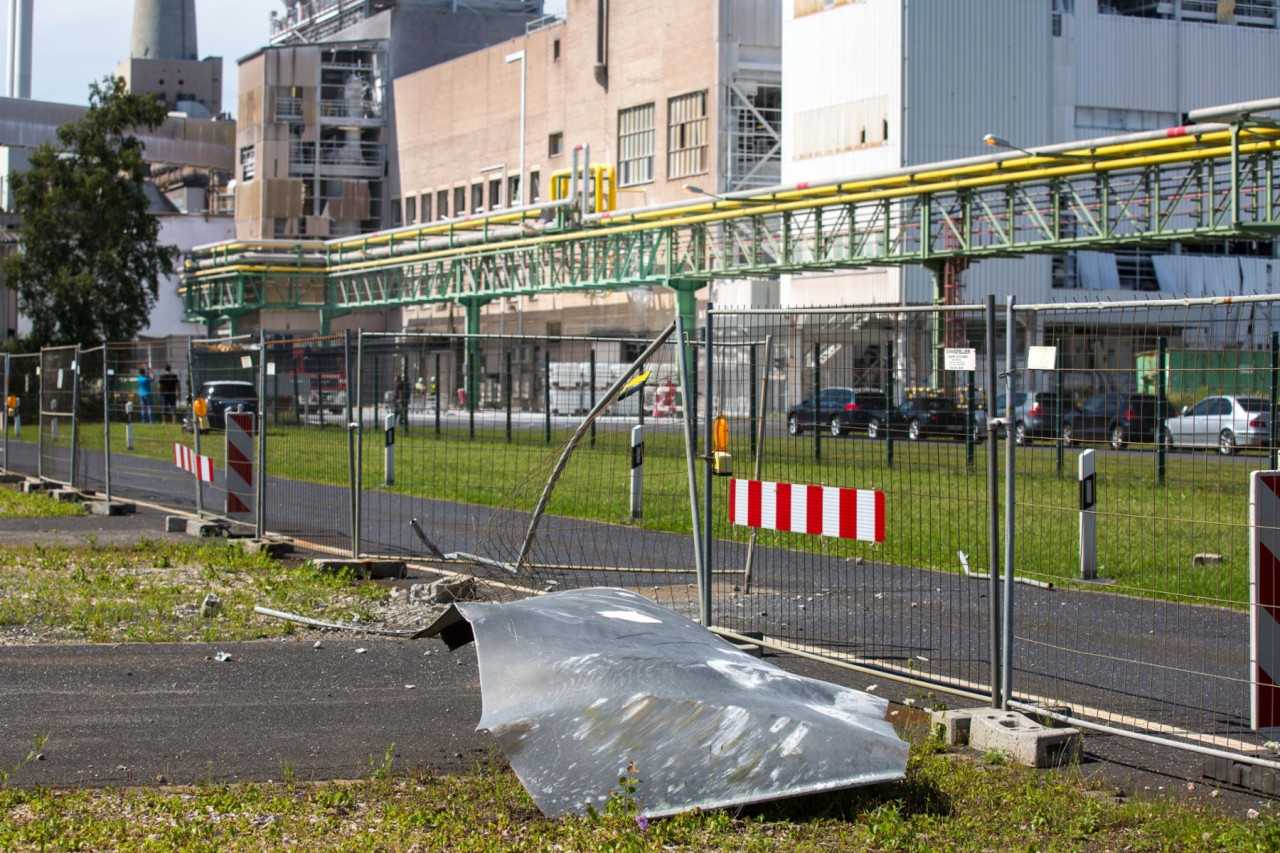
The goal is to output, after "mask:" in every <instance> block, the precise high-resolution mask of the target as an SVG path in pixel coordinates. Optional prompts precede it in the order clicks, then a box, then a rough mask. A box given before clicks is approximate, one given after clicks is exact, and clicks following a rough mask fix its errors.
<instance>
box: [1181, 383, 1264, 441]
mask: <svg viewBox="0 0 1280 853" xmlns="http://www.w3.org/2000/svg"><path fill="white" fill-rule="evenodd" d="M1268 409H1269V405H1268V403H1267V400H1266V398H1264V397H1233V396H1229V395H1228V396H1219V397H1205V398H1204V399H1203V400H1201V401H1200V402H1198V403H1196V404H1195V405H1194V406H1189V407H1185V406H1184V407H1183V409H1182V414H1181V415H1178V416H1177V417H1172V418H1169V419H1168V420H1167V421H1165V430H1164V442H1165V446H1166V447H1168V448H1169V449H1174V448H1179V447H1189V448H1196V447H1205V448H1216V449H1217V451H1218V452H1219V453H1221V454H1223V455H1224V456H1229V455H1230V454H1232V453H1235V451H1236V448H1237V447H1266V446H1267V442H1268V439H1269V438H1270V435H1271V419H1270V417H1269V416H1268Z"/></svg>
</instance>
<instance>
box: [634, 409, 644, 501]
mask: <svg viewBox="0 0 1280 853" xmlns="http://www.w3.org/2000/svg"><path fill="white" fill-rule="evenodd" d="M643 489H644V426H643V425H641V424H637V425H636V426H633V427H632V428H631V517H632V518H644V507H643Z"/></svg>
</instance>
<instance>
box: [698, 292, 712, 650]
mask: <svg viewBox="0 0 1280 853" xmlns="http://www.w3.org/2000/svg"><path fill="white" fill-rule="evenodd" d="M712 307H713V306H712V304H711V302H710V301H708V302H707V321H706V325H705V326H703V330H702V331H703V340H704V341H705V342H706V345H707V356H706V361H707V365H706V370H707V384H706V388H705V389H704V391H703V397H704V398H705V401H706V410H705V411H706V413H705V415H704V418H705V420H704V421H703V428H702V444H703V448H702V489H703V513H702V518H703V525H702V536H703V545H702V570H701V573H700V575H699V578H698V611H699V614H700V615H701V617H702V625H703V627H707V628H709V627H711V575H712V569H711V566H712V562H713V560H714V559H715V557H714V555H713V553H712V550H713V548H712V543H713V541H714V539H713V537H714V535H715V525H714V524H713V522H712V519H713V515H712V511H713V509H714V508H715V495H714V490H713V489H712V480H713V479H714V477H713V476H712V467H711V449H712V448H711V439H712V435H711V424H712V423H713V422H714V421H715V417H716V413H715V396H716V395H715V385H714V382H715V373H714V370H715V358H714V356H713V354H712V342H713V330H712V326H713V318H714V316H715V315H714V313H713V312H712Z"/></svg>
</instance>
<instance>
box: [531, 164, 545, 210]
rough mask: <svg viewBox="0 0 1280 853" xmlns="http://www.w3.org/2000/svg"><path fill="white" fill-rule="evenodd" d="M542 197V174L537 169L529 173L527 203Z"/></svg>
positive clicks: (534, 201)
mask: <svg viewBox="0 0 1280 853" xmlns="http://www.w3.org/2000/svg"><path fill="white" fill-rule="evenodd" d="M541 199H542V175H541V174H539V172H538V170H537V169H534V170H533V171H532V172H530V173H529V204H534V203H536V202H538V201H540V200H541Z"/></svg>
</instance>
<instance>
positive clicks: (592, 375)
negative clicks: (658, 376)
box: [587, 347, 644, 447]
mask: <svg viewBox="0 0 1280 853" xmlns="http://www.w3.org/2000/svg"><path fill="white" fill-rule="evenodd" d="M587 381H588V383H589V387H590V389H591V390H589V391H588V392H587V393H588V394H590V395H591V408H592V409H594V408H595V407H596V348H595V347H592V348H591V366H590V374H589V375H588V376H587ZM640 408H641V409H643V408H644V399H643V398H641V400H640ZM591 446H592V447H595V446H596V419H595V418H592V419H591Z"/></svg>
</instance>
